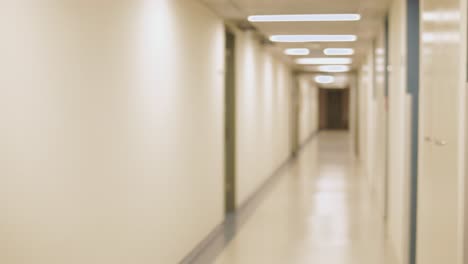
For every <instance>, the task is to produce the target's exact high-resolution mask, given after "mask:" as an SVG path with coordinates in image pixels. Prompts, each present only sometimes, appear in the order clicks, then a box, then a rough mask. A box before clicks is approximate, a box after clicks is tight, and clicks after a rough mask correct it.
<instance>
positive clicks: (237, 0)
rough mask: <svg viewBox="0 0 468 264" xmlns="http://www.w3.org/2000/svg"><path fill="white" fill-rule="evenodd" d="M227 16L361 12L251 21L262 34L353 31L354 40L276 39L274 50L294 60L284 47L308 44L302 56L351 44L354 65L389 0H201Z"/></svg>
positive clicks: (232, 18) (234, 18)
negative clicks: (342, 17) (324, 18)
mask: <svg viewBox="0 0 468 264" xmlns="http://www.w3.org/2000/svg"><path fill="white" fill-rule="evenodd" d="M201 1H202V2H204V3H205V4H207V5H208V6H209V7H210V8H211V9H212V10H214V11H215V12H216V13H218V15H220V16H221V17H223V18H224V19H226V20H229V21H233V22H238V23H239V22H243V23H246V22H247V17H248V16H250V15H279V14H350V13H354V14H360V15H361V20H360V21H351V22H350V21H348V22H265V23H256V22H253V23H251V24H252V25H253V26H254V27H255V28H256V29H257V30H258V31H259V33H260V34H262V35H264V36H265V37H269V36H271V35H283V34H288V35H289V34H294V35H303V34H304V35H306V34H320V35H324V34H337V35H338V34H353V35H357V37H358V41H356V42H335V43H332V42H321V43H275V44H274V46H273V47H272V49H273V50H274V52H275V53H277V54H281V56H282V57H283V58H284V59H285V60H288V61H289V62H291V63H292V62H293V61H294V59H295V58H297V57H296V56H294V57H290V56H287V55H284V54H283V51H284V49H286V48H309V49H310V51H311V53H310V55H308V56H304V57H325V56H324V54H323V49H325V48H354V49H355V54H354V55H353V56H352V58H353V60H354V62H353V65H352V66H353V67H354V68H355V67H357V66H359V65H360V64H361V62H362V61H363V59H364V55H365V52H366V51H368V49H369V47H370V45H371V43H372V41H373V39H374V37H375V36H376V34H377V33H378V31H379V29H380V27H381V25H382V23H383V21H384V17H385V14H386V12H387V6H388V0H201ZM295 67H296V68H297V69H298V70H306V71H307V70H308V69H309V70H310V69H312V71H313V69H314V67H311V66H299V65H296V66H295Z"/></svg>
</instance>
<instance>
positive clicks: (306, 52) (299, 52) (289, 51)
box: [284, 49, 310, 56]
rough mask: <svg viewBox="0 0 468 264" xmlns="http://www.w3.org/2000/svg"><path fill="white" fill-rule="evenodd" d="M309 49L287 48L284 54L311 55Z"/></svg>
mask: <svg viewBox="0 0 468 264" xmlns="http://www.w3.org/2000/svg"><path fill="white" fill-rule="evenodd" d="M309 53H310V51H309V49H286V50H285V51H284V54H286V55H293V56H301V55H302V56H304V55H309Z"/></svg>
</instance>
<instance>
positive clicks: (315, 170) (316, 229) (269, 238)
mask: <svg viewBox="0 0 468 264" xmlns="http://www.w3.org/2000/svg"><path fill="white" fill-rule="evenodd" d="M285 173H286V174H287V175H283V176H282V178H281V180H280V181H279V182H278V183H277V185H276V186H275V187H274V188H273V190H272V191H271V192H270V193H269V194H268V195H267V196H266V198H265V200H264V201H263V202H262V203H261V204H260V205H259V207H258V208H257V210H256V211H255V212H254V213H253V215H252V216H251V217H250V218H249V220H248V221H247V222H246V223H245V225H244V226H243V227H242V228H241V229H240V231H239V233H238V234H237V235H236V237H235V238H234V240H232V241H231V242H230V243H229V244H228V246H227V247H226V248H225V249H224V250H223V252H222V253H221V254H220V256H219V257H218V258H217V260H216V261H215V263H216V264H293V263H298V264H299V263H301V264H302V263H313V264H395V262H393V261H392V259H391V257H390V254H389V252H390V250H388V246H387V243H386V240H385V236H384V231H383V221H382V219H381V217H380V216H379V214H378V213H377V212H376V210H375V206H374V205H373V204H372V200H373V199H372V197H371V195H370V192H369V190H368V187H367V183H366V179H365V176H364V175H362V174H361V173H360V170H359V166H358V164H357V162H356V161H355V160H354V158H353V157H352V155H351V148H350V146H349V142H348V135H347V134H346V133H343V132H326V133H321V134H320V135H319V136H318V137H317V138H316V139H314V140H313V141H312V142H311V143H309V145H308V146H307V147H305V149H304V150H303V152H302V153H301V155H300V157H299V159H298V160H297V161H296V162H295V163H294V165H292V166H290V167H289V168H288V169H287V171H286V172H285Z"/></svg>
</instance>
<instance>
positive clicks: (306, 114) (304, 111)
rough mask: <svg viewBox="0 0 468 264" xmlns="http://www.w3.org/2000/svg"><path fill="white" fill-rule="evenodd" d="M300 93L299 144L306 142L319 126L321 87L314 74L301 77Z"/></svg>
mask: <svg viewBox="0 0 468 264" xmlns="http://www.w3.org/2000/svg"><path fill="white" fill-rule="evenodd" d="M299 93H300V96H299V98H300V99H299V100H300V103H299V106H300V108H299V144H304V143H305V142H306V141H307V139H309V138H310V136H311V135H312V134H313V133H315V132H317V131H318V126H319V88H318V87H317V85H316V84H315V82H314V78H313V76H312V75H301V76H300V77H299Z"/></svg>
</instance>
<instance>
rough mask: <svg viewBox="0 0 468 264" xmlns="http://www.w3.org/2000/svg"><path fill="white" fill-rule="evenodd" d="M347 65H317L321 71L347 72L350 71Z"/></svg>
mask: <svg viewBox="0 0 468 264" xmlns="http://www.w3.org/2000/svg"><path fill="white" fill-rule="evenodd" d="M350 69H351V68H350V67H349V66H348V65H322V66H319V71H321V72H348V71H350Z"/></svg>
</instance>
